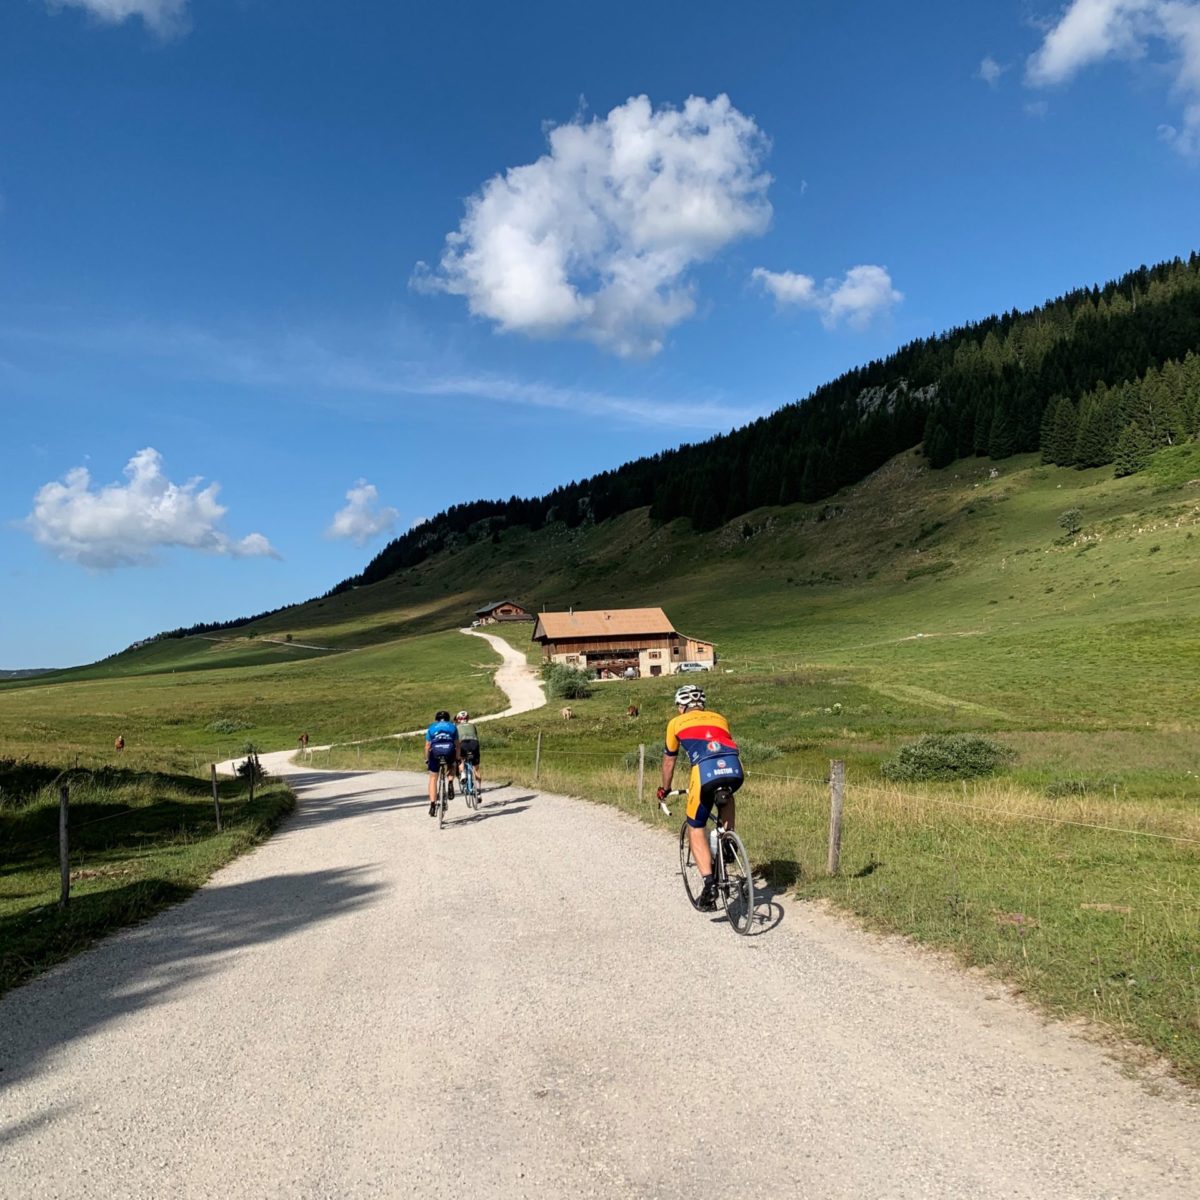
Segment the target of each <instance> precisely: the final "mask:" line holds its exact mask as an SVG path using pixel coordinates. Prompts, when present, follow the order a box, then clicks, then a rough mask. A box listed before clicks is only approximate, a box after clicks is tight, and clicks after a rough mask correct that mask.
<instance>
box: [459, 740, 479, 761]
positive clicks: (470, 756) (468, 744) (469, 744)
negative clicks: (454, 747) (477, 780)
mask: <svg viewBox="0 0 1200 1200" xmlns="http://www.w3.org/2000/svg"><path fill="white" fill-rule="evenodd" d="M458 744H459V747H460V749H461V750H462V756H463V762H469V763H470V764H471V766H473V767H477V766H479V743H478V742H477V741H476V740H475V739H474V738H464V739H463V740H462V741H461V742H459V743H458Z"/></svg>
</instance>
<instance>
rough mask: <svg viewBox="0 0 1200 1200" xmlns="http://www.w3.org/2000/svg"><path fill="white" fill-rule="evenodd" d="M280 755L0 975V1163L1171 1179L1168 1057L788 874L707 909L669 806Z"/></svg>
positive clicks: (572, 1174)
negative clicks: (757, 892)
mask: <svg viewBox="0 0 1200 1200" xmlns="http://www.w3.org/2000/svg"><path fill="white" fill-rule="evenodd" d="M281 757H283V756H281ZM485 765H486V743H485ZM283 769H285V770H286V771H287V772H288V773H289V774H290V776H291V782H292V783H293V785H294V786H295V787H296V790H297V792H298V794H299V796H300V805H299V808H298V810H297V812H296V813H295V815H294V816H293V817H291V818H290V819H289V820H288V822H287V823H286V824H285V825H284V826H283V827H282V829H281V830H280V832H279V833H278V835H277V836H275V837H274V838H272V839H271V840H270V841H269V842H268V843H266V844H265V845H263V846H261V847H260V848H258V849H257V850H256V851H254V852H253V853H251V854H249V855H247V856H245V857H244V858H242V859H240V860H238V861H237V862H235V863H233V864H232V865H231V866H229V867H228V868H226V869H224V870H222V871H221V872H219V873H218V874H217V875H216V876H215V877H214V878H213V880H212V881H211V883H210V884H209V885H208V886H206V887H205V888H203V889H201V890H200V891H199V892H198V893H197V894H196V895H195V896H194V897H193V898H192V899H190V900H188V901H187V902H185V903H183V904H180V905H179V906H177V907H176V908H173V909H171V910H170V911H168V912H166V913H163V914H162V915H160V916H159V917H156V918H155V919H154V920H152V921H149V922H147V923H145V924H143V925H141V926H139V927H137V928H135V929H131V930H128V931H126V932H124V933H122V934H119V935H117V936H115V937H113V938H111V939H109V940H108V941H106V942H105V943H103V944H102V945H100V946H97V947H96V948H94V949H93V950H91V951H90V952H88V953H86V954H83V955H80V956H79V957H77V958H75V959H73V960H72V961H71V962H69V963H67V964H65V965H63V966H61V967H59V968H57V969H55V970H53V971H51V972H49V973H48V974H47V975H45V976H43V977H41V978H40V979H38V980H36V981H34V982H33V983H31V984H29V985H27V986H25V987H23V988H20V989H18V990H17V991H15V992H12V993H10V994H9V995H8V996H7V997H6V998H4V999H3V1000H2V1001H0V1196H3V1197H5V1198H7V1197H14V1198H16V1197H20V1198H22V1200H24V1198H27V1197H28V1198H35V1197H65V1196H71V1197H106V1198H110V1197H164V1196H186V1197H214V1198H220V1200H238V1198H241V1197H255V1198H260V1197H334V1196H336V1197H374V1196H406V1195H413V1196H428V1197H443V1196H447V1197H449V1196H456V1197H457V1196H470V1197H481V1196H486V1197H492V1196H497V1197H520V1196H531V1197H533V1196H564V1195H571V1196H575V1195H584V1196H604V1197H631V1196H655V1197H684V1196H687V1197H706V1196H713V1195H720V1194H722V1193H727V1192H733V1193H734V1194H737V1195H739V1196H748V1197H753V1196H763V1197H767V1196H777V1195H785V1196H808V1197H855V1198H862V1197H950V1196H955V1197H958V1196H961V1197H972V1198H974V1197H1002V1196H1003V1197H1009V1198H1011V1197H1055V1198H1056V1200H1068V1198H1071V1197H1079V1198H1081V1200H1083V1198H1087V1200H1095V1198H1097V1197H1134V1196H1137V1197H1156V1198H1158V1197H1176V1196H1178V1197H1188V1198H1189V1200H1190V1198H1194V1197H1195V1196H1197V1195H1200V1109H1198V1108H1197V1106H1196V1105H1195V1103H1194V1102H1193V1101H1192V1100H1191V1099H1189V1098H1188V1097H1187V1096H1186V1095H1184V1094H1183V1093H1182V1091H1181V1090H1180V1089H1177V1088H1175V1087H1172V1086H1168V1085H1161V1084H1160V1085H1157V1086H1154V1085H1151V1084H1150V1083H1148V1082H1146V1081H1138V1080H1137V1079H1133V1078H1129V1077H1127V1076H1126V1074H1124V1073H1123V1072H1122V1070H1121V1069H1119V1068H1118V1066H1117V1065H1115V1064H1114V1063H1113V1062H1112V1061H1110V1060H1109V1059H1108V1058H1106V1057H1105V1055H1104V1054H1103V1053H1102V1052H1101V1051H1100V1050H1099V1049H1098V1048H1097V1047H1095V1046H1093V1045H1091V1044H1089V1043H1087V1042H1085V1041H1083V1040H1082V1039H1080V1038H1078V1037H1077V1036H1075V1035H1074V1034H1072V1033H1071V1032H1070V1031H1068V1030H1067V1029H1066V1028H1064V1027H1062V1026H1059V1025H1048V1024H1046V1023H1044V1022H1042V1021H1041V1020H1040V1019H1039V1018H1037V1017H1036V1016H1035V1015H1033V1014H1031V1013H1029V1012H1028V1011H1026V1010H1025V1009H1024V1008H1023V1007H1021V1006H1020V1005H1018V1004H1016V1003H1014V1002H1013V1001H1012V1000H1011V999H1009V998H1008V997H1007V996H1006V995H1005V994H1004V993H1003V991H1002V990H1001V989H1000V988H998V987H996V986H993V985H988V984H987V983H985V982H982V981H980V980H979V979H978V978H975V977H971V976H967V975H964V974H962V973H961V972H958V971H956V970H954V969H953V968H951V967H948V966H945V965H943V964H942V963H941V962H940V961H939V960H938V959H936V958H935V957H934V956H932V955H928V954H925V953H922V952H919V951H916V950H913V949H911V948H909V947H907V946H906V945H904V944H902V943H900V942H898V941H895V940H888V939H881V938H875V937H872V936H869V935H866V934H863V933H860V932H858V931H856V930H854V929H853V928H850V927H849V926H847V925H846V924H845V923H843V922H841V921H839V920H837V919H836V918H834V917H831V916H827V915H825V914H823V913H822V912H821V911H819V910H817V909H815V908H814V907H812V906H809V905H803V904H796V903H793V902H790V901H784V902H782V903H781V901H780V898H778V897H769V896H768V897H767V898H766V899H765V901H764V903H763V904H762V905H761V907H760V917H761V922H760V924H759V927H758V929H757V931H756V933H755V935H754V936H751V937H749V938H739V937H737V936H736V935H735V934H734V933H733V931H732V930H731V929H730V928H729V926H728V925H726V924H725V923H724V922H723V921H722V920H719V919H716V920H714V919H711V918H710V917H708V916H702V915H700V914H697V913H695V912H693V911H692V909H691V908H690V907H689V906H688V905H687V903H686V901H685V898H684V895H683V890H682V887H681V886H680V882H679V879H678V875H677V869H678V864H677V860H676V853H675V842H674V837H673V836H672V835H673V831H671V830H667V829H665V828H660V829H654V828H650V827H648V826H645V825H641V824H639V823H637V822H635V821H633V820H632V819H630V818H628V817H625V816H623V815H622V814H619V813H617V812H614V811H613V810H610V809H606V808H603V807H599V806H593V805H590V804H587V803H584V802H581V801H577V800H572V799H568V798H565V797H561V796H553V795H546V794H533V793H531V792H529V791H527V790H522V789H517V788H512V787H499V788H495V789H489V790H488V792H487V793H485V797H484V799H485V802H486V806H485V808H484V809H483V811H482V812H481V813H479V814H477V815H476V814H471V813H469V812H468V811H467V810H466V808H465V806H464V805H463V804H462V802H461V800H455V801H454V803H453V804H452V806H451V810H450V815H449V818H448V820H447V824H446V828H445V829H443V830H441V831H439V830H438V829H437V826H436V823H435V822H434V821H431V820H430V819H429V818H428V816H427V815H426V812H427V806H426V801H425V795H424V778H423V777H422V776H420V775H415V774H409V773H400V772H379V773H337V772H311V771H304V770H302V769H300V768H296V767H292V766H290V765H289V766H285V767H283ZM663 824H664V826H665V824H666V823H665V822H664V823H663Z"/></svg>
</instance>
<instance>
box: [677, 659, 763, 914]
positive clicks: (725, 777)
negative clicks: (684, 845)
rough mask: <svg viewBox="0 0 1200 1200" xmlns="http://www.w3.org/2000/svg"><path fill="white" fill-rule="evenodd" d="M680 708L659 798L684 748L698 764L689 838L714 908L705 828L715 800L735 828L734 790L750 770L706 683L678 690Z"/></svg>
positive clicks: (704, 895) (705, 899)
mask: <svg viewBox="0 0 1200 1200" xmlns="http://www.w3.org/2000/svg"><path fill="white" fill-rule="evenodd" d="M675 707H676V708H677V709H679V715H678V716H677V717H672V718H671V721H670V722H669V723H668V725H667V737H666V745H665V746H664V748H663V761H662V787H660V788H659V789H658V798H659V800H662V799H663V798H664V797H665V796H666V794H667V791H668V790H669V789H670V787H671V779H672V777H673V776H674V774H675V760H676V758H677V757H678V755H679V750H680V747H682V748H683V750H684V751H685V752H686V754H687V756H688V760H689V761H690V762H691V764H692V772H691V776H690V778H689V779H688V792H687V824H688V842H689V843H690V845H691V847H692V858H693V859H695V861H696V866H697V868H698V869H699V871H700V874H701V875H703V876H704V890H703V891H702V892H701V893H700V899H699V901H698V903H699V906H700V907H701V908H703V909H712V908H715V907H716V893H715V889H714V885H713V861H712V852H711V851H710V850H709V848H708V838H707V837H706V836H705V833H704V828H705V826H706V825H707V824H708V818H709V816H710V815H711V814H712V810H713V806H714V805H715V806H716V809H717V820H718V821H719V822H720V824H721V825H722V827H723V828H725V829H733V827H734V816H735V811H736V810H735V806H734V801H733V793H734V792H736V791H737V789H738V788H740V787H741V786H742V780H743V779H744V778H745V775H744V773H743V771H742V763H741V759H740V758H739V757H738V748H737V742H735V741H734V740H733V734H732V733H730V731H729V722H728V721H726V720H725V718H724V717H723V716H721V714H720V713H717V712H710V711H709V710H708V709H707V708H706V707H705V697H704V691H703V689H702V688H698V687H696V685H695V684H691V683H685V684H684V685H683V686H682V687H681V688H679V690H678V691H677V692H676V693H675Z"/></svg>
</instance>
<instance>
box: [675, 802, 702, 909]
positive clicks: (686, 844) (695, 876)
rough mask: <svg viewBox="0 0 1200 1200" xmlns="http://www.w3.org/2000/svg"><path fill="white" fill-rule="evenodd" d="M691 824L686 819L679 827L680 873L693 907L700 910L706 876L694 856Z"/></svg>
mask: <svg viewBox="0 0 1200 1200" xmlns="http://www.w3.org/2000/svg"><path fill="white" fill-rule="evenodd" d="M689 828H690V827H689V825H688V823H687V822H686V821H684V823H683V824H682V825H681V826H680V828H679V873H680V874H681V875H682V876H683V887H684V891H686V892H687V897H688V899H689V900H690V901H691V902H692V907H693V908H694V909H696V910H697V911H699V910H700V904H699V900H700V893H701V892H702V891H704V876H703V875H701V874H700V868H699V867H698V866H696V860H695V859H694V858H693V857H692V844H691V841H690V840H689V838H688V829H689Z"/></svg>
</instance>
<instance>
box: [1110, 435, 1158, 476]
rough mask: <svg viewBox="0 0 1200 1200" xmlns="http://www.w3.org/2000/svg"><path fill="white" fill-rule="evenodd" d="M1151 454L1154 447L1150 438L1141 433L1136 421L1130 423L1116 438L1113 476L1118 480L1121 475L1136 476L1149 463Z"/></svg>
mask: <svg viewBox="0 0 1200 1200" xmlns="http://www.w3.org/2000/svg"><path fill="white" fill-rule="evenodd" d="M1153 453H1154V445H1153V443H1152V442H1151V440H1150V437H1149V436H1148V435H1147V434H1146V433H1144V432H1143V431H1142V429H1141V428H1140V427H1139V426H1138V423H1137V422H1136V421H1132V422H1130V424H1128V425H1126V426H1125V428H1124V429H1122V430H1121V436H1120V437H1118V438H1117V448H1116V452H1115V455H1114V458H1113V465H1114V468H1115V470H1114V474H1115V475H1116V477H1117V478H1118V479H1120V478H1121V477H1122V476H1123V475H1134V474H1136V473H1137V472H1138V471H1140V470H1141V469H1142V468H1143V467H1144V466H1145V465H1146V464H1147V463H1148V462H1149V461H1150V457H1151V455H1153Z"/></svg>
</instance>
